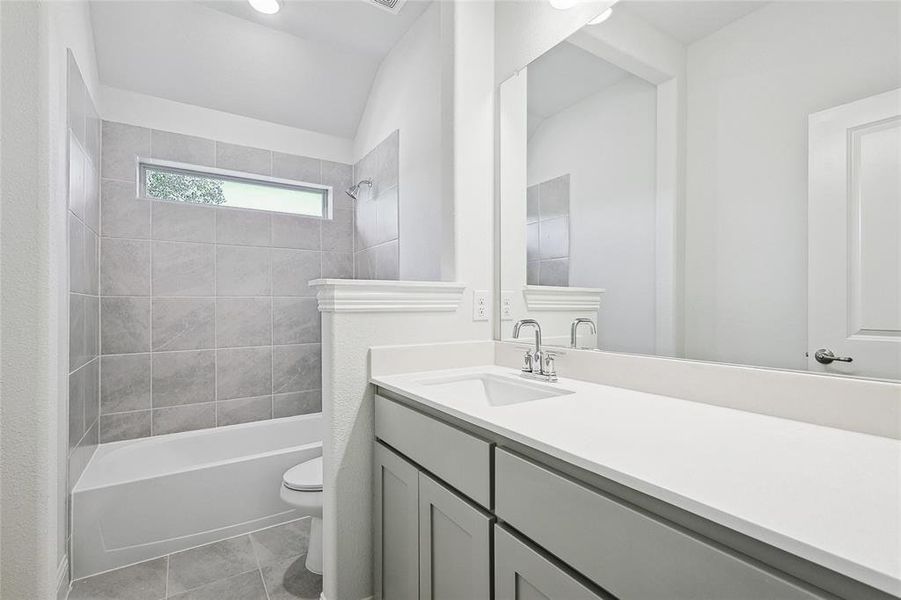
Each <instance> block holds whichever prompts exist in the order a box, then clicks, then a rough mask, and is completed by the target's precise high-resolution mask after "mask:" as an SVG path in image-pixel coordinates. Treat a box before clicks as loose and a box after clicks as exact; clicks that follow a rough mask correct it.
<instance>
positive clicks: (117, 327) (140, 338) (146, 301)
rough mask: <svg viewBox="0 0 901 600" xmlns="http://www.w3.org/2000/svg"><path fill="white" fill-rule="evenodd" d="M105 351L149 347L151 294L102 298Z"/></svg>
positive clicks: (122, 352)
mask: <svg viewBox="0 0 901 600" xmlns="http://www.w3.org/2000/svg"><path fill="white" fill-rule="evenodd" d="M100 322H101V325H100V331H101V343H100V345H101V350H102V352H103V354H129V353H132V352H149V351H150V298H116V297H111V298H106V297H105V298H101V301H100Z"/></svg>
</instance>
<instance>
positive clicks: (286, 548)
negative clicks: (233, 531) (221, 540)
mask: <svg viewBox="0 0 901 600" xmlns="http://www.w3.org/2000/svg"><path fill="white" fill-rule="evenodd" d="M250 539H252V540H253V547H254V550H256V553H257V558H258V559H260V564H261V565H267V564H270V563H273V562H278V561H283V560H286V559H288V558H296V557H298V556H300V555H301V554H306V553H307V546H309V544H310V519H309V518H306V519H299V520H297V521H291V522H290V523H285V524H283V525H276V526H275V527H270V528H269V529H262V530H260V531H254V532H253V533H251V534H250Z"/></svg>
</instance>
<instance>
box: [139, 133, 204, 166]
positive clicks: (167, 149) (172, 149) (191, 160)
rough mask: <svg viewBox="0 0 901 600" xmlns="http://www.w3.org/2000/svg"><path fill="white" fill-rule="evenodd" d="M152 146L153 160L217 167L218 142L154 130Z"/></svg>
mask: <svg viewBox="0 0 901 600" xmlns="http://www.w3.org/2000/svg"><path fill="white" fill-rule="evenodd" d="M150 145H151V156H152V157H153V158H160V159H163V160H171V161H175V162H182V163H187V164H190V165H201V166H205V167H214V166H216V142H214V141H213V140H207V139H204V138H199V137H195V136H193V135H182V134H180V133H170V132H168V131H157V130H156V129H154V130H153V133H152V135H151V144H150Z"/></svg>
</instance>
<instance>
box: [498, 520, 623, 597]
mask: <svg viewBox="0 0 901 600" xmlns="http://www.w3.org/2000/svg"><path fill="white" fill-rule="evenodd" d="M562 598H565V599H566V600H605V599H606V600H610V597H609V596H601V595H599V594H596V593H595V592H594V591H592V590H591V589H589V588H588V586H586V585H583V584H582V583H580V582H579V581H578V580H576V579H575V578H574V577H572V576H571V575H570V574H569V573H567V572H566V571H564V570H563V569H561V568H560V567H558V566H557V565H555V564H554V563H553V562H551V561H550V560H549V559H547V558H546V557H544V556H542V555H541V554H540V553H538V552H537V551H535V550H533V549H532V548H531V547H529V546H528V545H526V544H525V543H523V542H522V541H520V540H519V539H517V538H516V537H515V536H513V534H511V533H510V532H508V531H507V530H506V529H504V528H503V527H502V526H500V525H495V526H494V600H559V599H562Z"/></svg>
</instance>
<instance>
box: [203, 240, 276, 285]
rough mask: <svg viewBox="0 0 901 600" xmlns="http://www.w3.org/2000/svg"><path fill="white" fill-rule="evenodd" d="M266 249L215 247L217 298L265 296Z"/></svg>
mask: <svg viewBox="0 0 901 600" xmlns="http://www.w3.org/2000/svg"><path fill="white" fill-rule="evenodd" d="M269 252H270V251H269V248H253V247H249V246H217V248H216V293H217V294H218V295H219V296H266V295H269V294H270V292H271V290H272V286H271V283H270V264H269Z"/></svg>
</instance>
